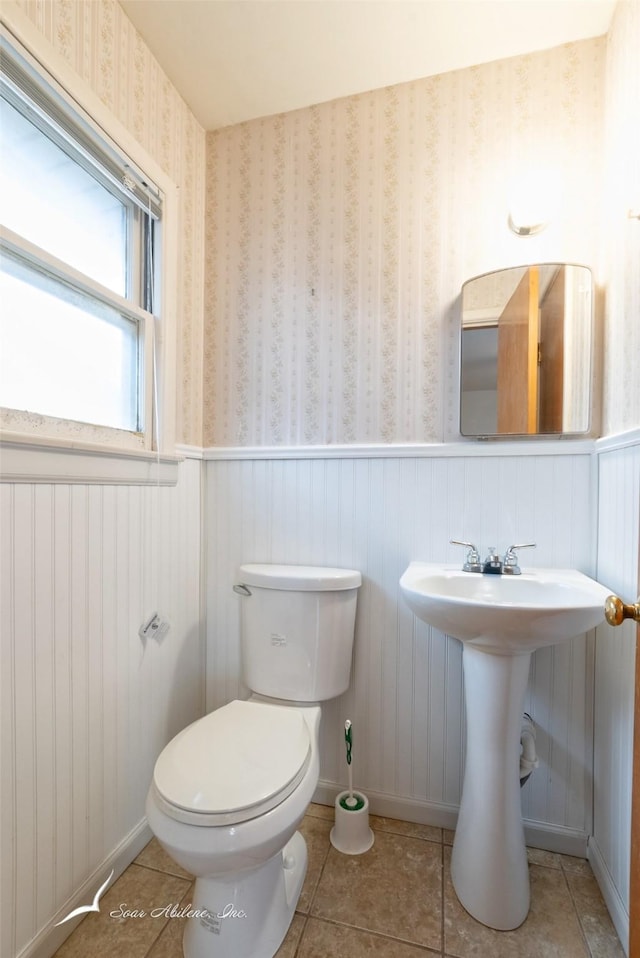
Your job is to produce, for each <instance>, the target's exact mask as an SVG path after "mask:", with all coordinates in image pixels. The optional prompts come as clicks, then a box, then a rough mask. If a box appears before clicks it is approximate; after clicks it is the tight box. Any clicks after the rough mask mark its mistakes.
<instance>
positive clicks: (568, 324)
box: [460, 263, 594, 438]
mask: <svg viewBox="0 0 640 958" xmlns="http://www.w3.org/2000/svg"><path fill="white" fill-rule="evenodd" d="M593 313H594V292H593V280H592V275H591V270H590V269H588V268H587V267H586V266H576V265H573V264H568V263H537V264H533V265H527V266H518V267H512V268H509V269H501V270H496V271H494V272H492V273H485V274H484V275H482V276H477V277H475V278H474V279H470V280H469V281H468V282H466V283H465V284H464V286H463V287H462V322H461V331H460V432H461V433H462V435H463V436H466V437H475V438H494V437H504V436H518V437H522V436H525V437H526V436H566V435H569V436H580V435H586V434H587V433H588V432H589V429H590V419H591V415H590V414H591V383H592V363H593V325H594V324H593Z"/></svg>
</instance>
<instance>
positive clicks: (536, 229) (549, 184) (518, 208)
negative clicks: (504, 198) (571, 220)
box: [507, 166, 559, 236]
mask: <svg viewBox="0 0 640 958" xmlns="http://www.w3.org/2000/svg"><path fill="white" fill-rule="evenodd" d="M558 198H559V184H558V180H557V175H556V174H555V172H554V171H552V170H550V169H548V168H544V167H542V166H533V167H530V168H528V169H524V170H520V172H519V173H518V174H517V175H516V176H515V177H514V179H513V180H512V182H511V189H510V191H509V216H508V219H507V222H508V224H509V229H510V230H511V231H512V232H513V233H515V234H516V236H535V235H536V234H537V233H541V232H542V230H544V229H545V228H546V227H547V226H548V225H549V223H550V221H551V220H552V219H553V215H554V213H555V214H556V215H557V209H558Z"/></svg>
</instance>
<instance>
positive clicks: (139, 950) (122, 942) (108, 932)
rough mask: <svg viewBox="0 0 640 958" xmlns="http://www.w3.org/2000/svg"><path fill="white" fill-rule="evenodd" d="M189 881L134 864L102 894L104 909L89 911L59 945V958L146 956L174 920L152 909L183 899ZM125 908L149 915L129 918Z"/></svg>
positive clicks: (101, 903)
mask: <svg viewBox="0 0 640 958" xmlns="http://www.w3.org/2000/svg"><path fill="white" fill-rule="evenodd" d="M189 885H190V883H189V882H188V881H186V880H185V879H183V878H177V877H176V876H175V875H166V874H164V873H163V872H157V871H152V870H151V869H149V868H142V867H141V866H140V865H130V866H129V868H127V870H126V871H125V872H124V873H123V874H122V875H121V876H120V878H119V879H118V880H117V881H116V882H115V883H114V884H113V885H112V886H111V887H110V888H109V889H108V890H107V892H106V893H105V895H104V896H103V897H102V898H101V900H100V912H99V913H97V912H96V913H91V914H89V915H87V917H86V918H85V919H84V920H83V921H82V922H81V923H80V924H79V925H78V927H77V928H76V929H75V931H74V932H73V934H72V935H71V937H70V938H68V939H67V940H66V941H65V943H64V944H63V945H62V947H61V948H59V949H58V951H57V952H56V958H89V956H90V958H103V956H104V958H144V956H145V955H146V954H147V952H148V951H149V948H150V947H151V945H152V944H153V943H154V941H155V940H156V938H158V936H159V935H160V933H161V932H162V930H163V928H164V927H165V926H166V924H167V922H169V921H170V920H171V919H169V918H167V917H165V916H162V917H159V918H153V917H151V915H150V912H151V910H152V909H154V908H164V907H166V906H167V905H171V904H176V903H178V902H180V901H182V899H183V897H184V896H185V894H187V893H188V891H189ZM125 909H127V910H129V911H133V910H135V911H138V912H140V911H144V912H146V915H145V916H144V917H127V918H125V917H123V916H122V912H123V911H124V910H125ZM111 912H117V913H118V915H112V914H111Z"/></svg>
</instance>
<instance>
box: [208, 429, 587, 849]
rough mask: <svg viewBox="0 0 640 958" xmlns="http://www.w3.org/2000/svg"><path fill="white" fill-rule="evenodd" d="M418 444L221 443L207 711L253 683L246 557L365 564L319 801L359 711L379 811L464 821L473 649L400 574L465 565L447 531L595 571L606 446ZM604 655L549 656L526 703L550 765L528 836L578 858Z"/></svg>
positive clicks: (358, 744) (580, 645)
mask: <svg viewBox="0 0 640 958" xmlns="http://www.w3.org/2000/svg"><path fill="white" fill-rule="evenodd" d="M585 447H588V450H587V451H586V452H583V451H577V450H582V449H584V448H585ZM422 448H423V451H422V452H420V451H418V450H417V449H416V450H412V449H411V448H404V450H403V452H402V454H396V456H395V457H394V455H393V449H387V450H386V451H385V452H383V453H379V454H377V453H376V451H375V450H374V451H370V452H369V455H368V456H367V451H366V448H360V449H357V450H354V451H353V452H352V454H351V455H350V454H349V452H348V451H333V452H330V451H325V452H324V453H323V452H322V451H317V450H316V451H309V453H308V455H305V452H304V451H302V450H298V452H297V453H296V452H295V450H289V451H287V452H284V453H281V454H280V455H281V456H282V458H276V456H277V455H278V453H277V451H272V452H271V453H269V452H267V451H264V450H263V451H262V452H260V451H259V450H256V451H254V452H253V453H252V452H250V451H247V450H236V453H235V456H234V454H233V453H232V452H231V451H229V452H228V453H225V452H223V451H219V450H218V451H216V450H210V451H209V453H208V454H207V458H208V459H209V461H208V462H207V464H206V472H207V478H206V485H207V525H206V531H205V540H206V550H207V606H208V620H207V710H211V709H213V708H216V707H218V706H220V705H222V704H223V703H225V702H227V701H229V700H230V699H232V698H234V697H237V696H243V695H244V694H245V693H246V690H245V689H244V688H243V687H242V684H241V681H240V662H239V609H240V601H241V599H239V598H238V596H237V595H235V594H234V593H233V591H232V585H233V583H234V582H235V581H237V575H238V572H237V570H238V566H239V565H240V564H241V563H242V562H243V561H250V562H282V563H303V564H318V565H336V566H343V567H352V568H355V569H359V570H360V571H361V572H362V576H363V585H362V588H361V590H360V593H359V599H358V614H357V626H356V642H355V652H354V666H353V672H352V680H351V686H350V689H349V690H348V692H347V693H345V694H344V695H343V696H342V697H341V698H340V699H338V700H336V701H332V702H328V703H327V704H326V705H325V707H324V709H323V723H322V730H321V773H320V775H321V783H320V788H319V790H318V793H317V797H318V799H319V800H321V801H325V802H328V803H333V799H334V797H335V794H336V792H337V791H339V790H340V789H341V788H343V787H344V785H345V781H346V764H345V760H344V740H343V732H342V729H343V723H344V721H345V719H346V718H350V719H351V720H352V722H353V723H354V746H353V760H354V761H353V771H354V781H355V783H356V785H357V786H358V787H359V788H362V789H364V790H365V791H366V792H367V794H368V795H369V798H370V801H371V807H372V810H373V811H374V812H378V813H379V814H384V815H391V816H395V817H400V818H404V819H409V820H415V821H421V822H427V823H432V824H436V825H444V826H452V825H453V824H454V822H455V818H456V814H457V806H458V802H459V798H460V786H461V774H462V766H463V756H464V721H463V702H462V670H461V652H462V647H461V645H460V643H458V642H457V641H455V640H454V639H450V638H447V637H446V636H444V635H442V634H441V633H439V632H437V631H436V630H435V629H430V628H428V627H427V626H426V625H424V624H423V623H421V622H420V621H418V620H417V619H416V618H415V617H414V616H413V615H412V613H411V612H410V611H409V609H408V608H407V607H406V605H405V604H404V602H403V600H402V598H401V595H400V591H399V585H398V580H399V578H400V575H401V573H402V572H403V571H404V569H405V567H406V565H407V564H408V562H409V561H411V560H412V559H423V560H427V561H437V560H444V561H446V562H452V561H454V562H458V561H459V562H460V563H461V564H462V561H463V556H464V550H463V549H461V548H459V547H456V546H452V545H450V544H449V539H450V538H462V539H469V540H472V541H473V542H475V543H477V545H478V546H479V548H480V549H481V550H482V551H485V550H486V549H487V547H488V546H490V545H496V546H497V547H498V548H499V550H500V551H501V552H502V551H504V549H505V548H506V547H507V546H509V545H510V544H511V543H514V542H532V541H535V542H537V543H538V547H537V549H535V550H528V551H527V552H524V553H523V555H522V562H523V565H524V566H528V565H531V566H539V567H543V566H558V567H574V568H577V569H580V570H582V571H583V572H586V573H588V574H593V572H594V570H595V566H594V556H595V539H594V534H595V524H596V519H595V517H596V501H595V496H594V482H593V472H592V465H593V456H592V449H593V445H592V444H576V445H575V446H573V445H569V444H567V445H566V446H565V445H564V444H559V443H549V444H541V445H539V446H536V445H530V446H526V447H525V446H523V445H519V446H517V445H515V444H510V447H507V448H505V447H502V449H500V447H497V446H492V447H487V446H485V447H480V446H470V445H465V444H458V445H457V446H453V445H451V446H449V445H440V446H433V447H422ZM520 450H525V451H520ZM296 456H297V457H296ZM593 655H594V635H593V634H590V635H588V636H586V637H585V636H582V637H579V638H576V639H574V640H573V641H571V642H568V643H565V644H564V645H562V646H559V647H556V648H548V649H544V650H541V651H540V652H538V653H537V654H536V655H535V656H534V660H533V664H532V668H531V680H530V690H529V696H528V700H527V706H526V707H527V711H529V712H530V713H531V715H532V716H533V718H534V721H535V722H536V724H537V727H538V740H537V741H538V749H539V753H540V760H541V761H540V767H539V768H538V769H537V770H536V771H535V772H534V774H533V775H532V776H531V778H530V780H529V782H528V783H527V784H526V785H525V787H524V788H523V791H522V807H523V813H524V816H525V819H526V821H527V826H528V838H529V840H530V841H531V842H532V843H534V844H538V845H540V846H542V847H546V848H551V849H555V850H558V851H565V852H569V853H573V854H582V855H584V854H585V851H586V845H587V837H588V835H589V834H590V832H591V828H592V750H593V707H592V702H593Z"/></svg>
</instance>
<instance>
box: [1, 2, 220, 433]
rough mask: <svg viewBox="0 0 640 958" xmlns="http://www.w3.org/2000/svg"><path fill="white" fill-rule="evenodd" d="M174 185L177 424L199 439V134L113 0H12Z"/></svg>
mask: <svg viewBox="0 0 640 958" xmlns="http://www.w3.org/2000/svg"><path fill="white" fill-rule="evenodd" d="M17 5H18V6H19V7H21V8H22V10H23V11H24V13H25V14H26V15H27V16H28V17H29V18H30V20H31V21H32V22H33V23H34V25H35V26H36V27H37V28H38V30H39V31H40V32H41V33H42V34H44V36H45V37H46V38H47V39H48V40H49V42H50V43H51V44H52V46H53V47H54V48H55V49H56V51H57V52H58V53H59V54H60V55H62V56H63V57H64V58H65V59H66V60H67V61H68V62H69V63H70V65H71V66H72V67H73V68H74V69H75V70H76V71H77V72H78V73H79V74H80V75H81V76H82V77H83V79H84V80H85V81H86V82H87V83H89V84H90V86H91V87H92V88H93V90H94V91H95V92H96V93H97V95H98V96H99V97H100V99H101V100H102V101H103V102H104V103H105V105H106V106H107V107H109V109H110V110H111V111H112V112H113V113H114V115H115V116H116V117H117V118H118V120H120V122H121V123H122V124H123V125H124V126H125V127H126V128H127V129H128V130H129V131H130V132H131V133H132V134H133V136H135V138H136V139H137V140H138V141H139V142H140V143H141V144H142V146H143V147H144V148H145V149H146V150H147V152H148V153H149V154H150V155H151V156H152V157H153V158H154V159H155V160H156V162H157V163H158V164H159V165H160V166H161V167H162V169H163V170H164V171H165V173H167V175H168V176H169V177H170V178H171V179H172V180H173V182H174V183H176V184H177V186H178V187H179V196H180V207H181V209H180V217H181V275H180V278H179V317H178V335H179V357H178V375H177V383H178V396H177V399H176V402H177V431H178V438H179V440H180V441H182V442H186V443H195V444H196V445H200V444H201V442H202V405H203V404H202V335H203V326H202V324H203V320H202V290H203V283H204V280H203V243H204V222H203V216H202V197H203V195H204V177H205V134H204V131H203V129H202V127H201V126H200V125H199V124H198V122H197V120H196V119H195V118H194V116H193V114H192V113H191V111H190V110H189V108H188V107H187V105H186V104H185V102H184V101H183V100H182V99H181V98H180V96H179V94H178V92H177V91H176V89H175V87H174V86H173V85H172V83H171V82H170V80H169V79H168V78H167V76H166V75H165V74H164V73H163V71H162V69H161V68H160V66H159V64H158V62H157V61H156V60H155V58H154V57H153V55H152V54H151V52H150V50H149V49H148V47H147V46H146V44H145V43H144V42H143V40H142V38H141V37H140V35H139V34H138V32H137V31H136V30H135V28H134V26H133V24H132V23H131V21H130V20H129V19H128V18H127V17H126V15H125V13H124V11H123V10H122V8H121V7H120V5H119V4H118V3H117V2H115V0H92V2H86V0H17Z"/></svg>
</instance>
